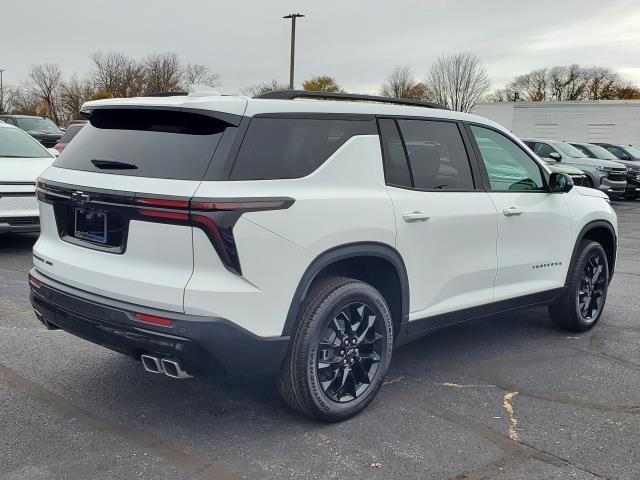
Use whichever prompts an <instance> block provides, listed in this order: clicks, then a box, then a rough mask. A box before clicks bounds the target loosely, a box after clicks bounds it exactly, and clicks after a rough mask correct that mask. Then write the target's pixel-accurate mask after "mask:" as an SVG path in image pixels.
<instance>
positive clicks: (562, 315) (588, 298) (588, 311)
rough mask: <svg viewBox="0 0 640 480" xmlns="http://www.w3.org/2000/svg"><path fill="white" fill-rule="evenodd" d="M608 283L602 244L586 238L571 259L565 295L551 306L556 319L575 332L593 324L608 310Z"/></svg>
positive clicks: (562, 327)
mask: <svg viewBox="0 0 640 480" xmlns="http://www.w3.org/2000/svg"><path fill="white" fill-rule="evenodd" d="M608 286H609V264H608V262H607V256H606V254H605V252H604V249H603V248H602V245H600V244H599V243H598V242H595V241H593V240H583V241H582V242H581V243H580V246H579V248H578V256H577V257H576V259H575V261H573V262H572V263H571V266H570V270H569V273H568V275H567V284H566V288H565V291H564V293H563V295H562V297H561V298H560V299H559V300H558V301H557V303H554V304H553V305H550V306H549V313H550V314H551V319H552V320H553V323H555V324H556V325H557V326H558V327H559V328H561V329H563V330H570V331H573V332H585V331H587V330H590V329H591V328H593V327H594V325H595V324H596V323H598V320H599V319H600V316H601V315H602V311H603V310H604V305H605V302H606V300H607V288H608Z"/></svg>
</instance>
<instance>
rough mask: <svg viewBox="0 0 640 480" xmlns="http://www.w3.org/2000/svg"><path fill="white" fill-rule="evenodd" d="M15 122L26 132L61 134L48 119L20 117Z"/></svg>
mask: <svg viewBox="0 0 640 480" xmlns="http://www.w3.org/2000/svg"><path fill="white" fill-rule="evenodd" d="M14 120H15V124H16V125H17V126H18V127H20V128H21V129H23V130H26V131H38V132H47V133H60V129H59V128H58V126H57V125H56V124H55V123H53V122H52V121H51V120H50V119H48V118H40V117H20V118H15V119H14Z"/></svg>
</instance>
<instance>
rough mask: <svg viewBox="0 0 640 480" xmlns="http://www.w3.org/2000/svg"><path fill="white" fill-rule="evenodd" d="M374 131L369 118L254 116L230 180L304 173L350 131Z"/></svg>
mask: <svg viewBox="0 0 640 480" xmlns="http://www.w3.org/2000/svg"><path fill="white" fill-rule="evenodd" d="M376 133H377V132H376V130H375V126H374V124H373V121H369V120H367V121H357V120H329V119H316V118H269V117H257V118H254V119H252V120H251V124H250V125H249V129H248V130H247V133H246V135H245V137H244V140H243V141H242V146H241V147H240V151H239V152H238V156H237V158H236V161H235V164H234V166H233V170H232V171H231V180H273V179H282V178H300V177H304V176H306V175H309V174H310V173H311V172H313V171H314V170H315V169H317V168H318V167H319V166H320V165H322V164H323V163H324V162H325V160H327V158H329V157H330V156H331V155H332V154H333V153H334V152H335V151H336V150H337V149H338V148H339V147H340V146H342V145H343V144H344V143H345V142H346V141H347V140H349V139H350V138H351V137H353V136H354V135H372V134H376Z"/></svg>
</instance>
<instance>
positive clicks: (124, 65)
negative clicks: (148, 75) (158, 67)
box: [90, 52, 144, 97]
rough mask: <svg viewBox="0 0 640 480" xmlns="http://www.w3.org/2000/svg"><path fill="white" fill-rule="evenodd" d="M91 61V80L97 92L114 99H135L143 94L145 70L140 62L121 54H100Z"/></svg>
mask: <svg viewBox="0 0 640 480" xmlns="http://www.w3.org/2000/svg"><path fill="white" fill-rule="evenodd" d="M91 60H92V61H93V69H92V71H91V73H90V78H91V80H92V82H93V85H94V89H95V90H96V91H98V92H105V93H108V94H110V95H111V96H113V97H135V96H137V95H140V94H141V93H142V91H143V87H144V68H143V65H141V64H140V62H138V61H136V60H135V59H132V58H129V57H127V56H126V55H125V54H124V53H120V52H109V53H102V52H98V53H95V54H93V55H92V56H91Z"/></svg>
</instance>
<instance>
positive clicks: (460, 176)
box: [398, 120, 474, 190]
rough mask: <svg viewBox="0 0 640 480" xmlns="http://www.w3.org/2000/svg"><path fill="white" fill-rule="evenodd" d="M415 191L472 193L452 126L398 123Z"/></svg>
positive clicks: (458, 138) (463, 154)
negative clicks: (459, 191)
mask: <svg viewBox="0 0 640 480" xmlns="http://www.w3.org/2000/svg"><path fill="white" fill-rule="evenodd" d="M398 125H399V127H400V131H401V132H402V138H403V140H404V144H405V147H406V149H407V153H408V155H409V165H410V168H411V175H412V178H413V183H414V186H415V187H416V188H421V189H426V190H473V188H474V186H473V177H472V175H471V167H470V165H469V158H468V157H467V151H466V150H465V148H464V143H463V142H462V137H461V136H460V131H459V130H458V126H457V125H456V124H455V123H451V122H437V121H431V120H398Z"/></svg>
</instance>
